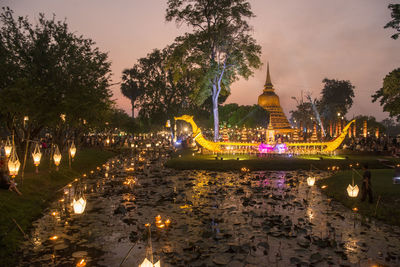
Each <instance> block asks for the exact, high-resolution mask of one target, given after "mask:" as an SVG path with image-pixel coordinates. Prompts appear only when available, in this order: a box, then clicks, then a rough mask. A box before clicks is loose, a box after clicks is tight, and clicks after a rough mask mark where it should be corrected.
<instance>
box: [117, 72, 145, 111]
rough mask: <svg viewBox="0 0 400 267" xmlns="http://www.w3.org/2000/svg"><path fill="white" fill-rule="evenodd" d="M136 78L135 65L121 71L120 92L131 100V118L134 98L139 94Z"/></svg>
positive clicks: (138, 84)
mask: <svg viewBox="0 0 400 267" xmlns="http://www.w3.org/2000/svg"><path fill="white" fill-rule="evenodd" d="M138 78H139V69H138V66H137V65H135V66H133V67H132V68H131V69H124V70H123V71H122V83H121V92H122V94H123V95H124V96H125V97H127V98H129V100H130V101H131V106H132V118H135V102H136V99H137V98H138V97H139V95H140V94H141V90H140V80H138Z"/></svg>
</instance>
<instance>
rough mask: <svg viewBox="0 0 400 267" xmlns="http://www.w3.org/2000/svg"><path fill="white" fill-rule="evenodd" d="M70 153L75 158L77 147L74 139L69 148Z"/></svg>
mask: <svg viewBox="0 0 400 267" xmlns="http://www.w3.org/2000/svg"><path fill="white" fill-rule="evenodd" d="M69 154H70V155H71V158H72V159H74V157H75V154H76V147H75V144H74V141H72V144H71V146H70V148H69Z"/></svg>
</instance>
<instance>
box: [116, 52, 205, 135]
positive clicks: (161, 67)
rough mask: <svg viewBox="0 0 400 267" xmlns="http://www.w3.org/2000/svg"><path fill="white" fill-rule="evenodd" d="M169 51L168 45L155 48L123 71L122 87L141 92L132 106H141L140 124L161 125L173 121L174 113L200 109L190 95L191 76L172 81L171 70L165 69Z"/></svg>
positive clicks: (179, 113)
mask: <svg viewBox="0 0 400 267" xmlns="http://www.w3.org/2000/svg"><path fill="white" fill-rule="evenodd" d="M170 54H171V49H170V48H169V47H167V48H164V49H163V50H159V49H154V50H153V51H152V52H151V53H149V54H148V55H147V56H146V57H143V58H140V59H139V60H138V62H137V63H136V64H135V65H134V66H133V67H132V68H130V69H127V70H125V71H124V73H126V74H127V75H126V79H125V80H124V81H123V83H122V84H121V88H123V87H124V86H125V85H126V86H130V87H131V88H134V90H136V91H138V92H140V94H138V95H137V98H136V104H135V106H136V107H138V108H140V110H139V117H138V120H139V124H140V125H141V127H144V128H146V127H147V128H148V127H150V126H151V125H164V124H165V122H166V120H168V119H170V120H173V117H174V116H178V115H182V114H183V113H185V112H187V113H194V111H195V110H197V111H198V110H199V109H200V108H197V107H196V105H195V104H194V103H193V100H192V99H191V98H190V94H191V92H192V90H191V88H192V87H191V84H192V80H191V77H190V76H189V75H185V76H181V77H180V79H178V80H174V73H173V70H172V69H167V67H166V62H167V59H168V57H169V56H170Z"/></svg>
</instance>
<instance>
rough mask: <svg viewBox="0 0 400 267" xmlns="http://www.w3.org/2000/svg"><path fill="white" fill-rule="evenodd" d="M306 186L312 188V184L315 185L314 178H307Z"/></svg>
mask: <svg viewBox="0 0 400 267" xmlns="http://www.w3.org/2000/svg"><path fill="white" fill-rule="evenodd" d="M307 184H308V185H309V186H313V185H314V184H315V177H311V176H310V177H308V178H307Z"/></svg>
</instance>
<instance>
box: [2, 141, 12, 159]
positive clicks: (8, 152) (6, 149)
mask: <svg viewBox="0 0 400 267" xmlns="http://www.w3.org/2000/svg"><path fill="white" fill-rule="evenodd" d="M11 150H12V145H11V142H10V139H8V138H7V141H6V144H5V146H4V152H5V153H6V157H7V158H8V157H9V156H10V155H11Z"/></svg>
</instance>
